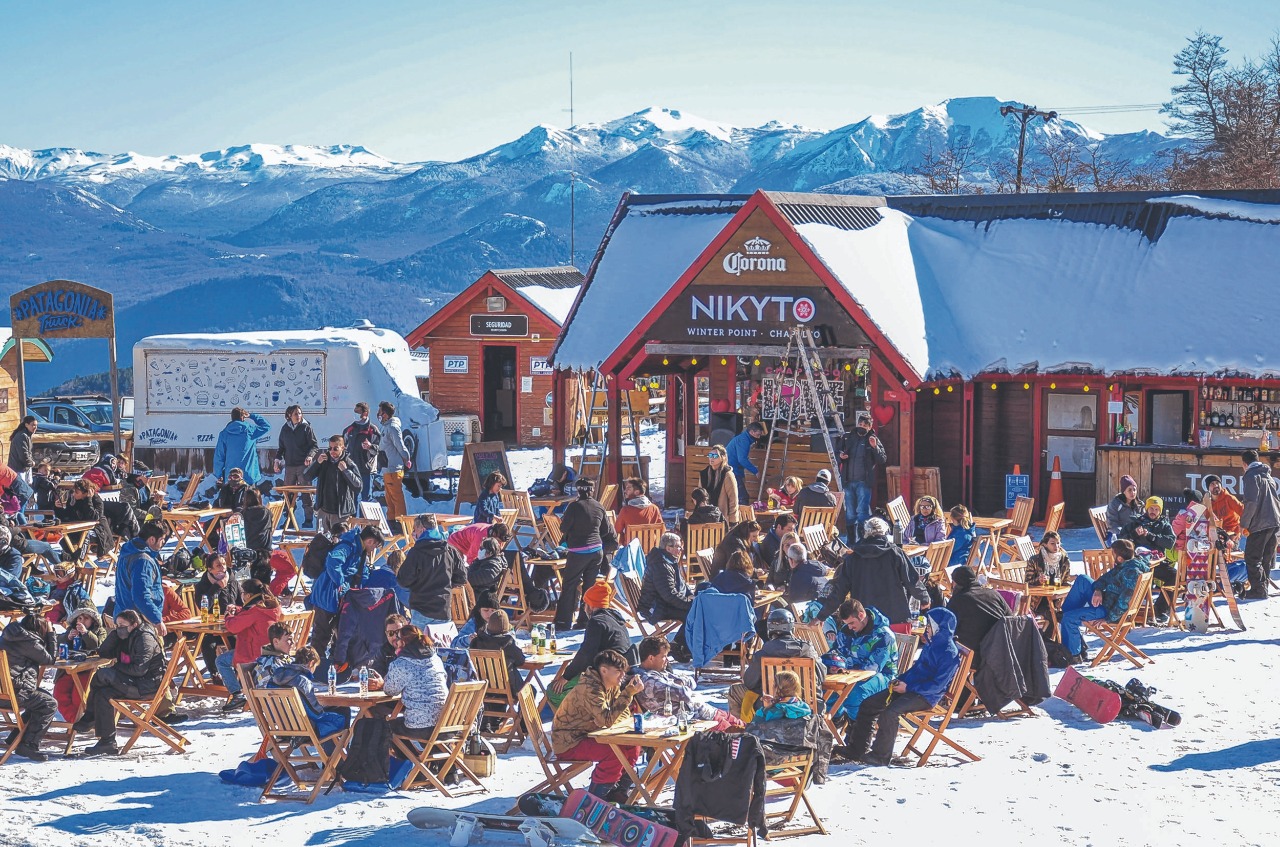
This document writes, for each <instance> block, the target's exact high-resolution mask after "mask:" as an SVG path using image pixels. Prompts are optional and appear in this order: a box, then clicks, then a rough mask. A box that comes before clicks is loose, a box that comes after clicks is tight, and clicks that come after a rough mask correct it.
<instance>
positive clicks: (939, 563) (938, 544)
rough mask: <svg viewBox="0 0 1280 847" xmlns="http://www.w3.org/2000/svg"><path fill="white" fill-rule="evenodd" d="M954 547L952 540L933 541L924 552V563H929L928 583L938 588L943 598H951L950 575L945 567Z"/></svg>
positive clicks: (949, 562) (949, 560) (954, 541)
mask: <svg viewBox="0 0 1280 847" xmlns="http://www.w3.org/2000/svg"><path fill="white" fill-rule="evenodd" d="M955 546H956V540H955V539H954V538H948V539H946V540H944V541H935V542H933V543H932V544H930V545H929V546H928V548H927V549H926V550H925V551H924V558H925V561H927V562H928V563H929V582H931V583H932V584H934V585H936V586H938V589H939V590H940V591H941V592H942V594H943V596H946V597H950V596H951V574H950V573H948V572H947V566H948V565H950V564H951V551H952V549H953V548H954V547H955Z"/></svg>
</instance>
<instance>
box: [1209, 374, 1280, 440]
mask: <svg viewBox="0 0 1280 847" xmlns="http://www.w3.org/2000/svg"><path fill="white" fill-rule="evenodd" d="M1200 400H1201V403H1200V427H1201V428H1202V429H1203V428H1206V427H1209V428H1212V427H1226V428H1227V429H1236V428H1239V429H1272V430H1274V429H1280V388H1254V387H1251V386H1244V385H1219V386H1208V385H1204V386H1201V387H1200Z"/></svg>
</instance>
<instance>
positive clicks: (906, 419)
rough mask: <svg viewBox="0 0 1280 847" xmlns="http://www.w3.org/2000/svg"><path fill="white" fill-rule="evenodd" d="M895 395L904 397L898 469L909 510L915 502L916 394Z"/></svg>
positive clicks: (900, 411)
mask: <svg viewBox="0 0 1280 847" xmlns="http://www.w3.org/2000/svg"><path fill="white" fill-rule="evenodd" d="M894 393H896V394H898V395H899V396H902V397H903V399H902V400H901V401H899V402H898V468H899V469H900V471H901V473H902V477H901V479H902V486H903V490H904V491H905V492H906V494H905V495H904V497H903V499H905V500H906V501H907V503H908V508H911V504H913V503H914V502H915V490H914V488H915V486H913V485H912V482H914V478H915V466H916V455H915V444H916V439H915V430H916V416H915V409H916V393H915V392H914V391H912V390H911V389H909V388H902V389H898V388H895V389H894Z"/></svg>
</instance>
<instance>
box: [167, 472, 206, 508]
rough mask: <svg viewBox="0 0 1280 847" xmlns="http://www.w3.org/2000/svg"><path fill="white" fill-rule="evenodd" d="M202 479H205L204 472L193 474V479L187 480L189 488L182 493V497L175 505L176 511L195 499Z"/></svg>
mask: <svg viewBox="0 0 1280 847" xmlns="http://www.w3.org/2000/svg"><path fill="white" fill-rule="evenodd" d="M202 479H204V471H194V472H192V474H191V478H190V479H188V480H187V487H186V488H185V489H183V491H182V496H181V497H179V498H178V502H177V503H175V504H174V508H175V509H176V508H181V507H183V506H185V505H187V504H188V503H190V502H191V501H192V500H194V499H195V496H196V491H197V489H198V488H199V487H200V480H202Z"/></svg>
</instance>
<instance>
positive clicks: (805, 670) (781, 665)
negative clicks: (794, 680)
mask: <svg viewBox="0 0 1280 847" xmlns="http://www.w3.org/2000/svg"><path fill="white" fill-rule="evenodd" d="M815 665H816V663H815V662H814V661H813V659H810V658H809V657H808V656H789V657H785V658H782V657H777V656H762V657H761V658H760V680H761V682H760V688H761V692H762V693H763V694H766V695H769V696H772V695H773V686H774V683H775V680H776V679H777V677H778V674H779V673H781V672H782V671H791V672H792V673H794V674H795V675H796V676H798V677H800V699H802V700H804V702H805V703H807V704H808V705H809V708H810V709H812V710H813V713H814V714H815V715H817V714H821V713H822V711H823V710H822V709H821V708H820V706H821V702H820V699H819V696H818V673H817V670H816V667H815Z"/></svg>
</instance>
